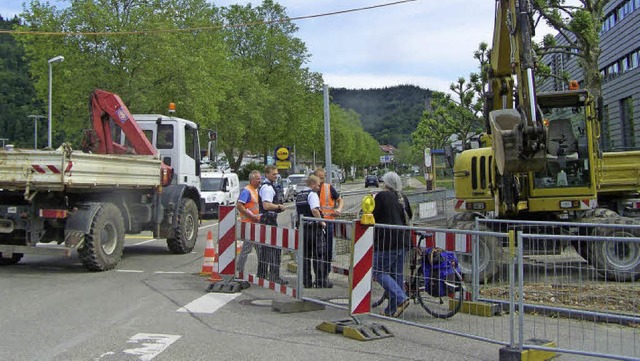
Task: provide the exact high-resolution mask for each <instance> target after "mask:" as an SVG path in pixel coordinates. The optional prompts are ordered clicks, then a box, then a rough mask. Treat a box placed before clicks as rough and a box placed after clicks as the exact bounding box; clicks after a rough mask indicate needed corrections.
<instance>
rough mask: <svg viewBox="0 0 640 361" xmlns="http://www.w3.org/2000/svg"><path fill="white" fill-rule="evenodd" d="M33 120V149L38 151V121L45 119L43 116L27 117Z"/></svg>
mask: <svg viewBox="0 0 640 361" xmlns="http://www.w3.org/2000/svg"><path fill="white" fill-rule="evenodd" d="M27 118H32V119H33V149H38V119H45V118H46V117H45V116H44V115H28V116H27Z"/></svg>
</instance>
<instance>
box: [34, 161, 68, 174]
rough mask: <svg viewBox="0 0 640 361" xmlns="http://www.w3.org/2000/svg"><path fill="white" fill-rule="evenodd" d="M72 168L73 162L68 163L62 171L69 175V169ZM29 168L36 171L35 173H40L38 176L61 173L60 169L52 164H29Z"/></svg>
mask: <svg viewBox="0 0 640 361" xmlns="http://www.w3.org/2000/svg"><path fill="white" fill-rule="evenodd" d="M72 167H73V162H71V161H69V162H68V163H67V168H65V169H64V172H65V173H69V172H70V171H71V168H72ZM31 168H33V170H35V171H36V173H40V174H46V173H53V174H60V173H62V168H60V167H58V166H57V165H53V164H46V165H45V164H31Z"/></svg>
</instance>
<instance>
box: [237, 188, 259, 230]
mask: <svg viewBox="0 0 640 361" xmlns="http://www.w3.org/2000/svg"><path fill="white" fill-rule="evenodd" d="M244 189H246V190H248V191H249V193H251V200H250V201H249V202H247V203H245V204H244V207H245V208H246V209H247V210H248V211H249V212H251V213H253V214H258V212H260V211H259V209H258V190H257V189H255V188H253V187H252V186H251V185H250V184H249V185H247V186H245V187H244ZM240 220H241V221H242V222H255V221H254V220H253V219H252V218H249V217H247V215H246V214H244V213H240Z"/></svg>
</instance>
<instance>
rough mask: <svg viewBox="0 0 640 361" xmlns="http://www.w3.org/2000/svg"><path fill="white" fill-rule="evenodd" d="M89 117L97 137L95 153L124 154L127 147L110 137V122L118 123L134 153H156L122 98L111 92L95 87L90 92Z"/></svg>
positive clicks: (155, 154)
mask: <svg viewBox="0 0 640 361" xmlns="http://www.w3.org/2000/svg"><path fill="white" fill-rule="evenodd" d="M91 118H92V122H93V129H94V130H95V132H96V135H97V136H98V139H99V144H98V148H97V151H96V152H97V153H100V154H124V153H127V148H126V147H125V146H122V145H120V144H118V143H116V142H114V141H113V139H112V137H111V122H110V121H109V120H111V119H112V120H113V124H116V125H118V126H119V127H120V128H121V129H122V131H123V132H124V134H125V136H126V138H127V140H128V141H129V143H130V144H131V146H132V147H133V149H134V151H135V153H136V154H140V155H154V156H157V155H158V151H157V150H156V148H155V147H154V146H153V145H152V144H151V142H149V140H148V139H147V137H146V136H145V135H144V133H143V132H142V129H140V127H139V126H138V123H136V121H135V119H133V116H132V115H131V113H130V112H129V109H127V106H126V105H124V103H123V102H122V99H120V97H119V96H117V95H116V94H113V93H109V92H107V91H104V90H100V89H96V90H94V91H93V92H92V93H91Z"/></svg>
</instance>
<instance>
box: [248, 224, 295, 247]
mask: <svg viewBox="0 0 640 361" xmlns="http://www.w3.org/2000/svg"><path fill="white" fill-rule="evenodd" d="M236 238H238V239H241V240H243V241H246V240H248V241H253V242H256V243H259V244H266V245H269V246H276V247H280V248H286V249H289V250H292V251H295V250H297V249H298V230H297V229H293V228H283V227H276V226H267V225H266V224H260V223H249V222H238V225H237V227H236Z"/></svg>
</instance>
